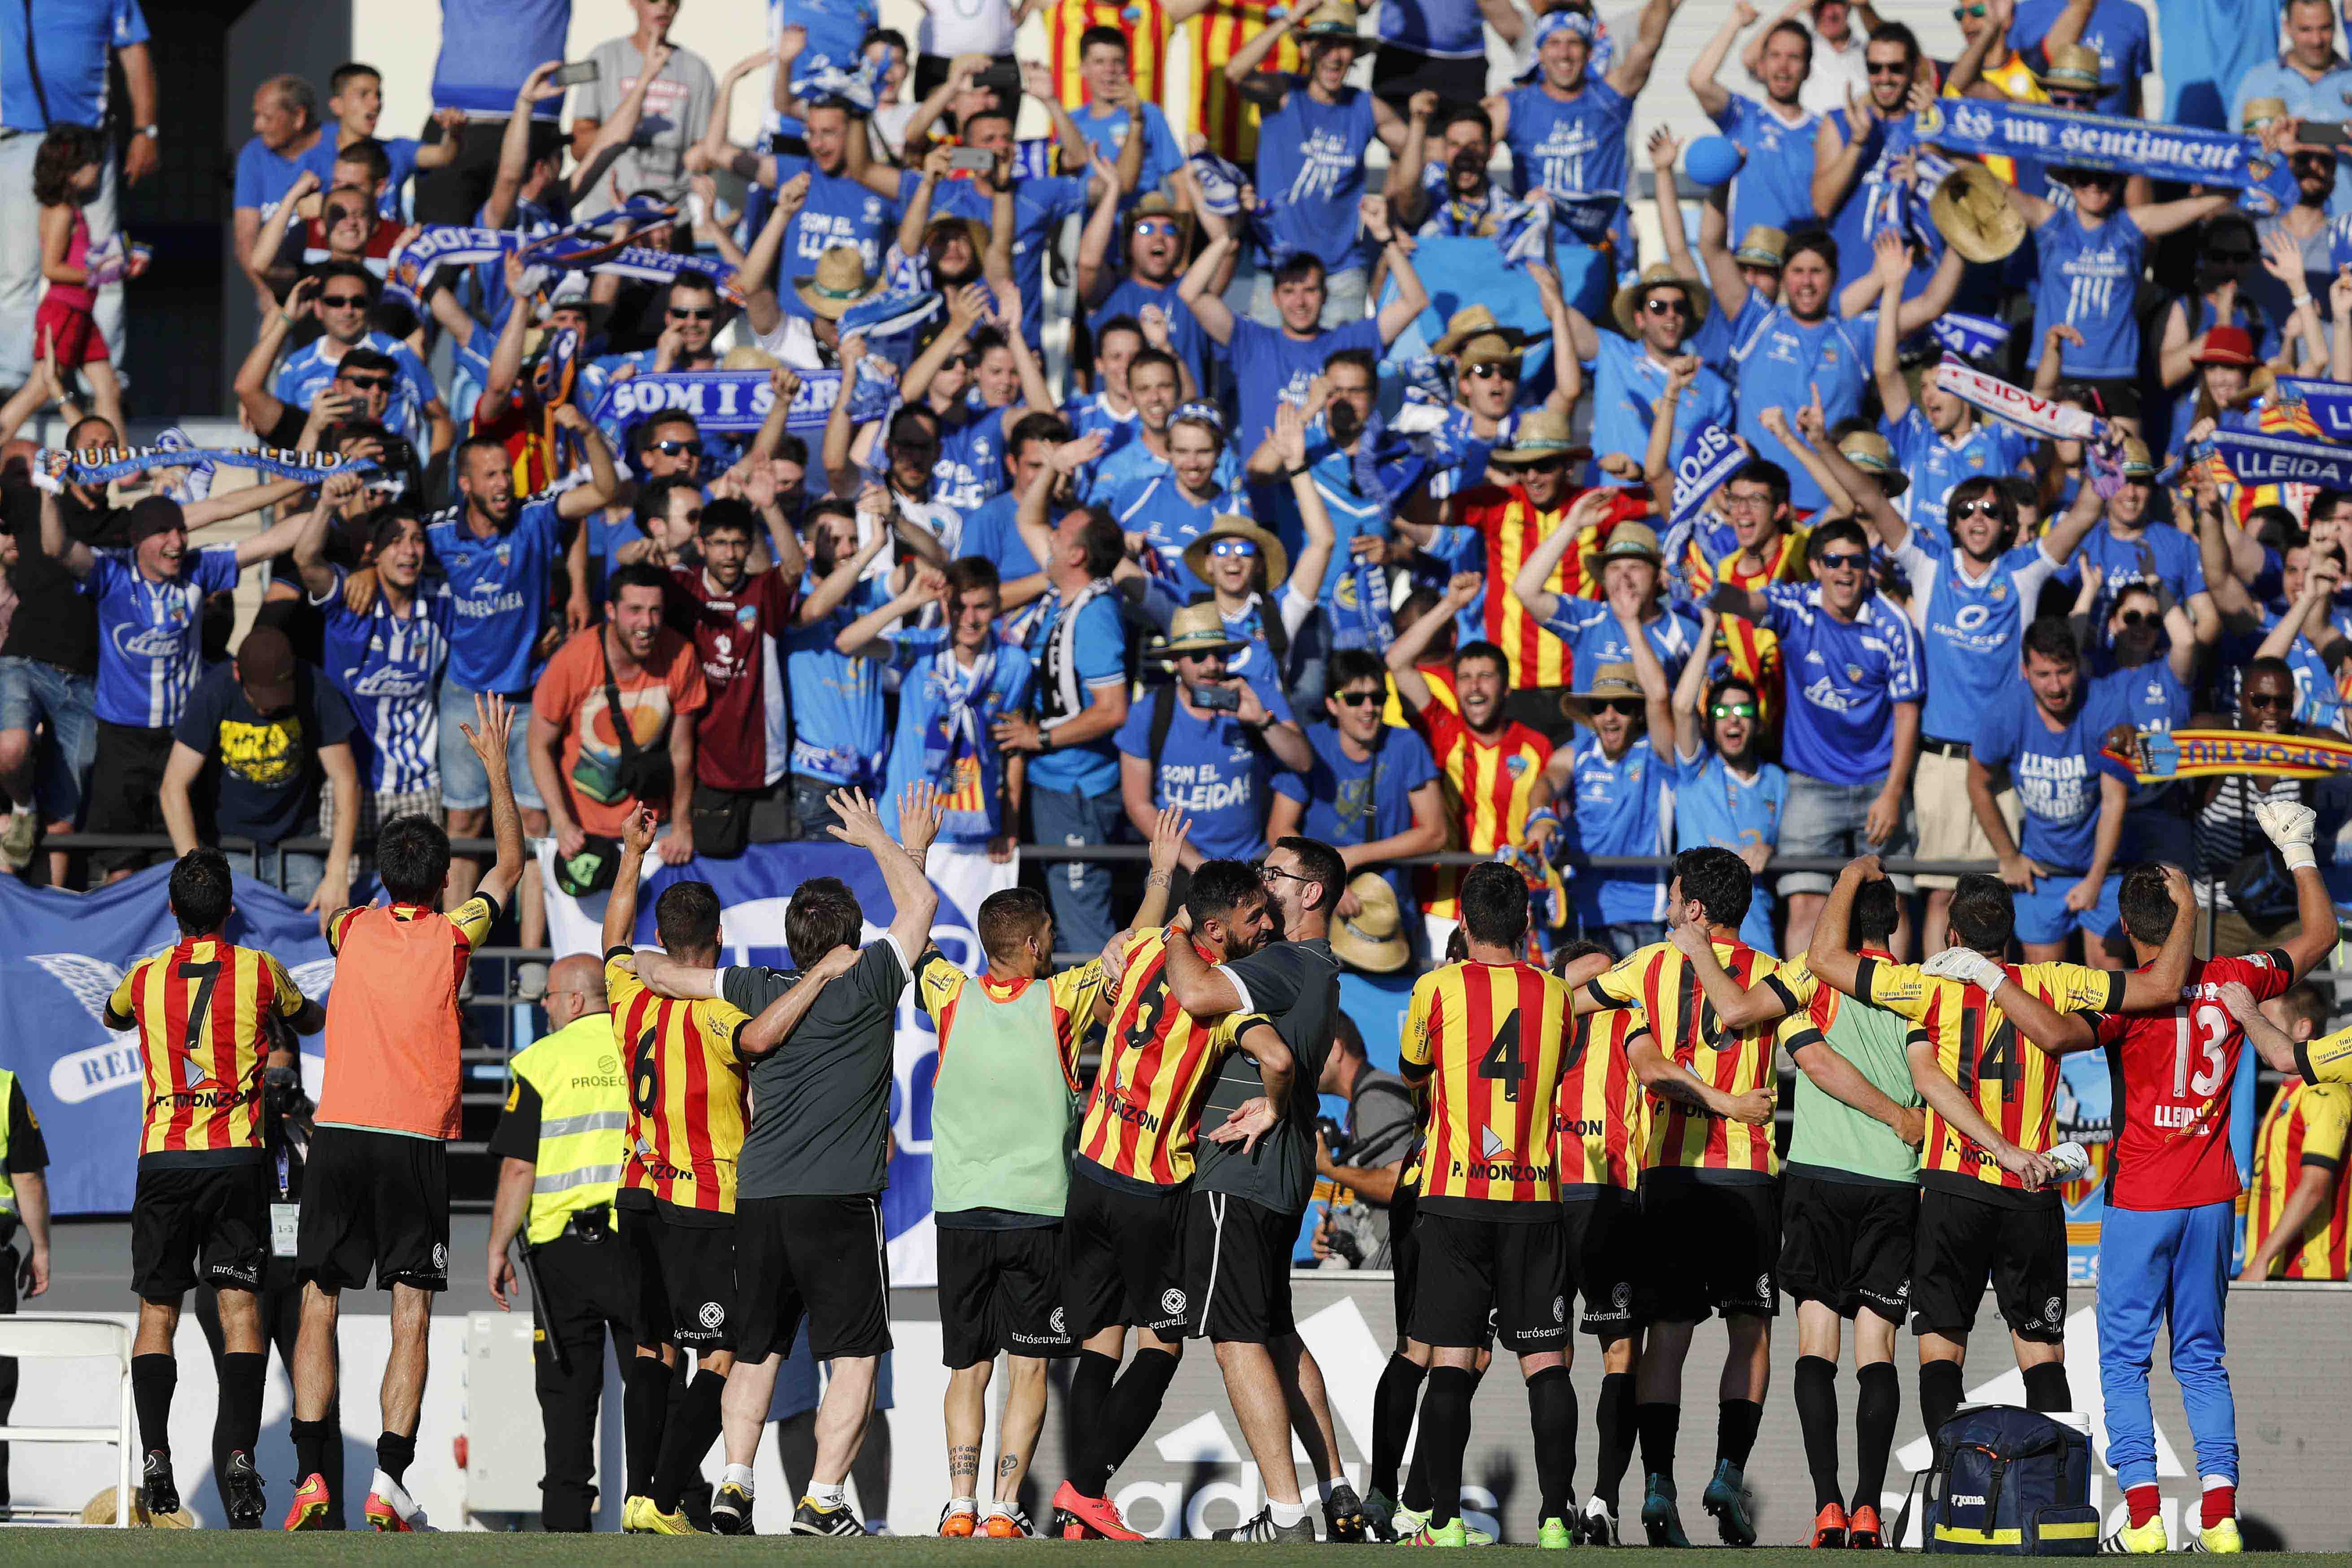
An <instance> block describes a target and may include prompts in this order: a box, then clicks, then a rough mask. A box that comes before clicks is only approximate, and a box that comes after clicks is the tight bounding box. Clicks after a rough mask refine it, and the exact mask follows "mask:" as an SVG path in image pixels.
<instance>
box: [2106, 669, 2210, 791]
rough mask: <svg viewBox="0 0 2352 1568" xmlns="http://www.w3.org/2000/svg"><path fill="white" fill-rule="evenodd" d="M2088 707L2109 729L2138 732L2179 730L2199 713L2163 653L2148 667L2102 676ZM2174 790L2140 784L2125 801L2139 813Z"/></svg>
mask: <svg viewBox="0 0 2352 1568" xmlns="http://www.w3.org/2000/svg"><path fill="white" fill-rule="evenodd" d="M2084 707H2085V708H2086V709H2087V708H2095V709H2097V710H2099V711H2100V712H2102V713H2104V714H2105V715H2106V720H2107V727H2108V728H2109V729H2113V728H2114V727H2115V726H2116V725H2117V724H2129V725H2130V726H2132V728H2134V729H2136V730H2154V731H2170V730H2178V729H2180V728H2182V727H2184V726H2186V725H2187V724H2188V722H2189V718H2190V716H2191V715H2193V714H2194V713H2195V712H2196V708H2195V706H2194V704H2193V703H2191V702H2190V700H2189V689H2188V688H2187V687H2185V686H2183V685H2181V684H2180V678H2179V676H2177V675H2175V674H2173V673H2172V666H2171V665H2170V664H2169V663H2168V662H2167V661H2166V659H2165V657H2164V655H2163V654H2162V653H2161V652H2159V653H2158V655H2157V656H2156V657H2155V658H2151V659H2149V660H2148V661H2147V663H2146V664H2139V665H2132V666H2129V667H2118V668H2114V669H2110V670H2108V671H2107V672H2106V673H2105V674H2104V675H2102V676H2099V677H2098V678H2097V679H2095V680H2094V681H2093V682H2092V683H2091V696H2090V700H2088V701H2087V702H2085V703H2084ZM2172 787H2173V786H2172V785H2170V784H2133V785H2132V786H2131V790H2130V793H2129V794H2128V795H2126V796H2125V800H2126V803H2127V806H2128V809H2131V810H2135V811H2136V810H2137V809H2139V808H2140V807H2142V806H2145V805H2153V804H2155V803H2157V802H2158V801H2160V800H2162V799H2163V798H2164V797H2165V795H2167V794H2168V792H2169V791H2170V790H2171V789H2172Z"/></svg>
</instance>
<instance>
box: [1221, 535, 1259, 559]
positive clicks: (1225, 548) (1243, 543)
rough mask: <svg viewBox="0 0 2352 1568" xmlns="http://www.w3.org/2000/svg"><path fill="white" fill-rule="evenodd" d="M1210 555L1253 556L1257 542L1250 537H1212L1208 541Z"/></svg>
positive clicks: (1255, 552)
mask: <svg viewBox="0 0 2352 1568" xmlns="http://www.w3.org/2000/svg"><path fill="white" fill-rule="evenodd" d="M1209 553H1210V554H1212V555H1227V556H1231V555H1245V556H1250V557H1253V558H1254V557H1255V556H1256V554H1257V542H1256V541H1255V540H1252V539H1213V540H1211V541H1210V542H1209Z"/></svg>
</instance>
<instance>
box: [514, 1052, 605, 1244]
mask: <svg viewBox="0 0 2352 1568" xmlns="http://www.w3.org/2000/svg"><path fill="white" fill-rule="evenodd" d="M509 1065H510V1067H511V1068H512V1070H513V1072H514V1075H515V1077H516V1078H518V1079H521V1080H522V1081H524V1082H527V1083H529V1084H530V1086H531V1088H532V1089H536V1090H538V1091H539V1158H538V1161H537V1162H536V1163H535V1164H534V1167H533V1173H532V1177H531V1184H530V1226H529V1227H528V1230H527V1233H526V1234H528V1235H529V1237H530V1243H531V1245H532V1246H534V1247H538V1246H541V1245H543V1244H544V1243H547V1242H550V1241H552V1240H554V1239H555V1238H556V1237H559V1236H561V1235H562V1234H563V1227H564V1225H565V1224H566V1222H568V1221H569V1220H570V1219H571V1218H572V1215H575V1214H577V1213H579V1212H580V1211H581V1210H583V1209H593V1208H604V1207H606V1206H608V1205H611V1203H612V1201H613V1194H614V1191H615V1190H616V1189H617V1188H618V1187H619V1185H620V1182H621V1157H622V1152H623V1150H624V1148H625V1145H626V1141H627V1137H628V1125H629V1102H628V1086H627V1080H626V1079H625V1077H624V1076H623V1074H622V1071H621V1055H620V1050H619V1047H616V1046H615V1045H614V1043H613V1019H612V1016H611V1015H610V1014H607V1013H591V1014H589V1015H587V1016H584V1017H581V1018H575V1019H573V1020H572V1022H571V1024H569V1025H568V1026H565V1027H563V1028H562V1029H559V1030H557V1031H556V1032H555V1033H554V1034H552V1035H550V1036H548V1037H546V1038H544V1039H542V1040H541V1041H540V1042H539V1043H538V1044H536V1045H534V1046H532V1047H530V1049H529V1050H526V1051H523V1052H520V1054H518V1055H517V1056H516V1057H515V1058H514V1060H513V1062H512V1063H511V1064H509Z"/></svg>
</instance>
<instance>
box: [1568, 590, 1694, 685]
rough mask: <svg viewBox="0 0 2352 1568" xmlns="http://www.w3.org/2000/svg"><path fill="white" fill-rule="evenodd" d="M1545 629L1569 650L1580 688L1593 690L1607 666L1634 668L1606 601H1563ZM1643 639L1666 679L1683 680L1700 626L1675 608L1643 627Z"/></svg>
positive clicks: (1629, 650)
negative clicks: (1596, 678)
mask: <svg viewBox="0 0 2352 1568" xmlns="http://www.w3.org/2000/svg"><path fill="white" fill-rule="evenodd" d="M1543 628H1544V630H1546V631H1548V632H1549V633H1551V635H1552V636H1554V637H1558V638H1559V640H1560V641H1562V642H1564V643H1566V644H1567V645H1568V654H1569V666H1568V668H1569V671H1570V675H1571V676H1572V677H1573V678H1574V680H1575V683H1576V684H1577V685H1578V686H1580V687H1583V686H1590V685H1591V683H1592V678H1593V672H1594V671H1595V670H1597V669H1599V668H1601V666H1602V665H1604V664H1631V663H1633V649H1632V648H1630V647H1626V646H1625V634H1624V633H1623V632H1622V631H1620V630H1619V629H1618V627H1617V616H1616V613H1615V612H1614V611H1612V610H1611V609H1610V607H1609V606H1608V605H1606V604H1604V603H1602V602H1601V600H1598V599H1571V598H1566V597H1563V598H1561V600H1560V601H1559V608H1557V609H1555V610H1554V611H1552V613H1551V616H1550V618H1549V619H1548V620H1546V621H1545V622H1544V623H1543ZM1642 635H1643V637H1644V638H1645V639H1646V640H1647V641H1648V643H1649V645H1650V650H1651V651H1652V652H1653V653H1654V654H1656V655H1657V656H1658V662H1659V663H1660V664H1663V665H1664V666H1665V667H1666V679H1667V680H1668V681H1669V682H1671V681H1674V680H1677V679H1681V677H1682V673H1683V666H1685V665H1686V664H1688V663H1689V662H1690V658H1691V654H1692V652H1693V651H1694V650H1695V649H1696V648H1697V647H1698V622H1697V621H1696V620H1695V619H1693V618H1692V616H1691V615H1690V614H1689V612H1688V611H1686V610H1685V609H1684V608H1683V607H1682V606H1681V605H1665V606H1664V607H1663V613H1661V614H1660V615H1659V616H1657V618H1656V619H1654V620H1650V621H1645V622H1643V625H1642Z"/></svg>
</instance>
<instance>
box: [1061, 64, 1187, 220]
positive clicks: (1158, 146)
mask: <svg viewBox="0 0 2352 1568" xmlns="http://www.w3.org/2000/svg"><path fill="white" fill-rule="evenodd" d="M1070 119H1071V121H1073V122H1074V123H1076V126H1077V128H1078V130H1079V131H1080V132H1083V133H1084V134H1085V136H1086V139H1087V141H1089V142H1093V143H1094V144H1095V145H1096V146H1097V147H1098V148H1100V149H1101V150H1102V155H1103V156H1104V157H1105V158H1107V159H1108V160H1109V161H1110V162H1111V163H1118V154H1119V152H1120V150H1121V149H1122V148H1124V147H1125V146H1126V145H1127V126H1128V113H1127V110H1125V109H1113V110H1109V111H1108V112H1104V110H1103V106H1102V105H1100V104H1098V103H1096V102H1095V101H1094V100H1091V99H1089V100H1087V101H1086V102H1085V103H1082V104H1080V105H1078V107H1077V108H1076V109H1074V110H1070ZM1183 166H1184V152H1183V149H1182V148H1181V147H1179V146H1177V145H1176V133H1175V132H1172V131H1171V130H1169V129H1168V117H1167V116H1166V115H1165V114H1162V113H1161V112H1160V106H1159V105H1158V104H1156V103H1147V104H1145V105H1144V106H1143V167H1142V168H1141V169H1140V170H1139V171H1138V172H1137V174H1136V176H1135V189H1134V190H1132V191H1130V192H1129V193H1128V194H1127V195H1125V196H1122V197H1121V198H1120V199H1119V208H1120V210H1121V211H1125V210H1126V209H1127V208H1128V207H1130V206H1132V205H1135V199H1136V197H1138V196H1140V195H1144V194H1145V193H1146V192H1150V191H1156V190H1158V189H1159V188H1160V183H1161V182H1162V181H1164V180H1166V179H1167V178H1168V176H1169V175H1171V174H1174V173H1176V171H1177V170H1179V169H1181V168H1182V167H1183ZM1119 248H1120V249H1122V250H1124V249H1125V247H1124V246H1123V245H1122V246H1121V247H1119Z"/></svg>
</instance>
